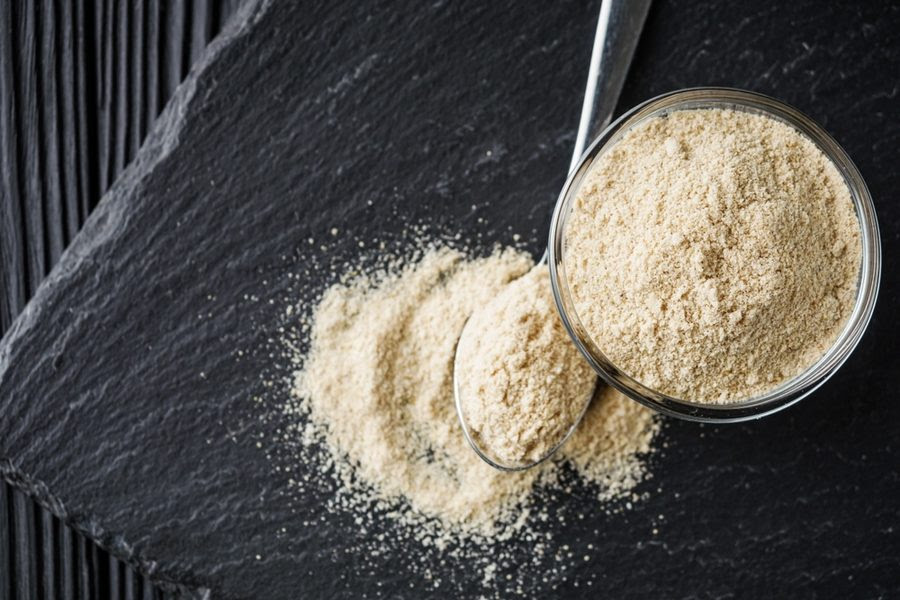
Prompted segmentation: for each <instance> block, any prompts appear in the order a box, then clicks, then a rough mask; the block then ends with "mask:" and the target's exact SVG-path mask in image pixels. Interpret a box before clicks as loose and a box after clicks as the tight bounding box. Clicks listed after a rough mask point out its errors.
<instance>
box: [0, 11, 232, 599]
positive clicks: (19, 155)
mask: <svg viewBox="0 0 900 600" xmlns="http://www.w3.org/2000/svg"><path fill="white" fill-rule="evenodd" d="M238 5H239V2H238V1H236V0H232V1H227V2H205V1H196V2H193V1H190V0H135V1H134V2H119V1H116V0H89V1H85V2H68V1H65V0H52V1H51V0H25V1H22V2H3V3H0V337H2V335H3V333H4V332H5V331H6V330H7V329H8V328H9V326H10V324H11V323H12V322H13V320H14V319H15V318H16V316H17V315H18V314H19V312H20V311H21V310H22V308H23V307H24V306H25V304H26V302H27V301H28V299H29V298H30V296H31V295H32V293H33V292H34V291H35V289H36V288H37V287H38V286H39V285H40V283H41V281H42V280H43V278H44V276H45V275H46V274H47V273H48V272H49V271H50V269H52V268H53V266H54V265H55V264H56V262H57V261H58V260H59V258H60V256H61V255H62V253H63V252H64V250H65V248H66V247H67V246H68V245H69V243H70V242H71V241H72V239H73V238H74V237H75V236H76V235H77V234H78V232H79V230H80V229H81V225H82V224H83V223H84V221H85V219H86V218H87V217H88V215H89V214H90V212H91V210H92V209H93V207H94V206H95V205H96V204H97V202H98V201H99V200H100V198H101V197H102V195H103V194H104V193H105V192H106V190H107V189H108V188H109V187H110V186H111V185H112V183H113V182H114V181H115V179H116V178H117V177H118V176H119V174H120V173H121V172H122V171H123V170H124V169H125V168H126V167H127V166H128V164H129V163H130V162H131V160H132V159H133V158H134V156H135V155H136V154H137V152H138V150H139V148H140V146H141V144H142V143H143V141H144V138H145V137H146V135H147V132H148V130H149V128H150V127H151V126H152V124H153V122H154V121H155V119H156V117H157V116H158V115H159V113H160V111H161V110H162V108H163V107H164V106H165V103H166V102H167V100H168V99H169V97H170V96H171V95H172V93H173V92H174V91H175V88H176V87H177V86H178V85H179V84H180V83H181V81H182V79H183V78H184V77H185V75H186V74H187V72H188V70H189V69H190V66H191V64H193V62H194V61H195V60H196V59H197V58H198V57H199V56H200V55H201V54H202V52H203V50H204V48H205V47H206V45H207V43H208V42H209V40H210V39H211V38H212V37H213V36H214V35H215V34H216V33H217V32H218V31H219V30H220V29H221V28H222V27H223V26H224V24H225V23H226V21H227V19H228V18H229V17H230V15H231V14H233V12H234V11H235V9H236V8H237V7H238ZM161 594H162V592H161V591H160V589H158V588H157V587H155V586H154V585H153V584H152V583H151V582H150V580H148V579H145V578H144V577H143V576H142V575H140V574H138V573H136V572H135V571H134V570H133V569H132V568H131V567H130V566H129V565H127V564H125V563H123V562H121V561H119V560H118V559H117V558H115V557H113V556H111V555H109V554H108V553H107V552H106V551H105V550H103V549H101V548H100V547H98V546H97V545H96V544H94V543H92V542H90V541H89V540H87V539H86V538H85V537H84V536H82V535H81V534H79V533H75V532H73V531H72V530H71V529H70V528H69V527H68V526H66V525H65V524H64V523H62V522H61V521H60V520H59V519H57V518H56V517H55V516H54V515H53V514H51V513H50V512H48V511H47V510H45V509H44V508H42V507H40V506H39V505H37V504H36V503H35V502H34V501H33V500H32V499H31V498H30V497H28V496H27V495H25V494H24V493H23V492H21V491H18V490H16V489H15V488H13V487H12V486H10V485H9V484H8V483H5V482H2V481H0V598H2V599H6V598H54V599H55V598H64V599H66V598H135V599H137V598H141V599H151V598H153V599H156V598H161V597H162V595H161Z"/></svg>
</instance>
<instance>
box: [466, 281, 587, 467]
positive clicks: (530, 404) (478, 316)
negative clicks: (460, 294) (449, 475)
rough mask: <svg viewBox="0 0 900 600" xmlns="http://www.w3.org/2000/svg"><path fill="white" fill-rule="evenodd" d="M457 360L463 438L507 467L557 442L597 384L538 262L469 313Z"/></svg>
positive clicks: (543, 453) (528, 460)
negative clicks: (466, 433) (465, 433)
mask: <svg viewBox="0 0 900 600" xmlns="http://www.w3.org/2000/svg"><path fill="white" fill-rule="evenodd" d="M457 356H458V363H457V373H456V381H457V386H458V389H459V395H460V405H461V407H462V410H463V414H464V415H465V418H466V423H467V424H468V427H469V433H470V435H471V436H472V438H473V440H474V441H475V442H476V444H478V446H479V448H481V449H482V451H484V452H485V453H486V454H487V455H488V456H490V457H491V458H492V459H493V460H495V461H497V462H498V463H499V464H501V465H505V466H521V465H525V464H530V463H533V462H535V461H537V460H540V459H541V458H543V457H544V456H546V455H547V453H548V452H549V451H550V450H551V449H553V448H554V447H556V446H557V445H559V443H560V442H562V440H563V438H564V437H565V435H566V434H567V433H568V432H569V430H570V429H571V426H572V424H573V423H575V421H576V420H577V418H578V417H579V416H580V415H581V412H582V411H583V410H584V407H585V405H586V403H587V402H588V401H589V400H590V397H591V394H592V392H593V389H594V386H595V384H596V380H597V378H596V375H595V374H594V371H593V370H592V369H591V367H590V365H588V363H587V361H585V360H584V358H583V357H582V356H581V355H580V354H579V352H578V349H577V348H576V347H575V345H574V344H573V343H572V341H571V340H570V339H569V336H568V334H567V333H566V330H565V328H564V327H563V325H562V321H561V320H560V318H559V315H558V314H557V312H556V305H555V304H554V300H553V293H552V291H551V289H550V272H549V270H548V268H547V266H546V265H543V264H542V265H537V266H535V267H534V268H533V269H532V270H531V271H529V272H528V273H526V274H525V275H524V276H522V277H521V278H519V279H517V280H515V281H513V282H512V283H510V284H509V285H507V286H506V287H505V288H504V289H503V291H501V292H500V293H499V294H498V295H497V296H496V297H495V298H493V299H492V300H491V301H490V302H488V303H487V304H486V305H485V306H484V307H482V308H479V309H478V310H476V311H475V312H474V313H473V314H472V316H471V317H470V318H469V320H468V322H467V323H466V326H465V329H464V330H463V334H462V336H461V337H460V339H459V350H458V355H457Z"/></svg>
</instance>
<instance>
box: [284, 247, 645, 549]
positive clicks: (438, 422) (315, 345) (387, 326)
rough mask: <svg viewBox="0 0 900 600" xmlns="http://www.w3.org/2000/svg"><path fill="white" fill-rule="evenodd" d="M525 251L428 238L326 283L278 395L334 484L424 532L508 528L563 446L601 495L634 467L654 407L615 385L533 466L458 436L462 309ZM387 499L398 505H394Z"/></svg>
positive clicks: (634, 473)
mask: <svg viewBox="0 0 900 600" xmlns="http://www.w3.org/2000/svg"><path fill="white" fill-rule="evenodd" d="M532 265H533V263H532V261H531V259H530V258H528V257H527V256H526V255H524V254H521V253H517V252H514V251H511V250H506V251H498V252H495V253H494V254H493V255H491V256H489V257H487V258H481V259H474V260H473V259H469V258H467V257H466V256H465V255H464V254H463V253H461V252H459V251H456V250H451V249H447V248H440V247H438V248H432V249H430V250H428V251H426V252H425V253H424V256H422V257H421V259H419V260H418V261H414V262H410V261H399V262H398V263H397V264H395V265H393V266H392V267H390V268H388V269H386V270H384V271H379V272H376V273H372V274H370V275H362V276H359V277H357V278H355V279H351V280H349V281H346V282H342V283H338V284H336V285H334V286H332V287H331V288H329V289H328V290H327V291H326V292H325V293H324V295H323V296H322V299H321V301H320V302H319V303H318V306H317V307H316V308H315V310H314V312H313V314H312V320H311V331H310V349H309V353H308V355H307V356H305V357H302V356H301V357H298V358H297V360H298V361H299V362H300V364H301V366H300V368H299V370H298V372H297V373H296V375H295V386H294V390H293V399H292V402H291V403H290V404H289V405H288V406H287V407H286V410H287V411H288V412H289V413H291V414H300V415H308V417H306V416H304V417H303V418H304V419H307V418H308V424H307V429H305V430H302V431H301V432H300V434H301V435H299V436H298V437H300V438H301V439H302V440H322V441H323V442H324V445H325V448H326V450H327V451H328V453H329V454H330V456H331V457H332V458H333V465H332V466H333V469H334V472H335V474H336V476H337V477H338V479H339V481H340V482H341V484H342V487H343V489H345V490H357V491H355V492H350V493H354V494H361V495H362V496H363V497H365V498H366V499H367V500H366V502H368V503H369V504H374V505H375V506H376V507H381V508H382V509H384V510H386V511H389V514H392V515H394V518H395V519H396V520H397V521H398V523H400V524H408V525H410V527H411V528H414V529H415V530H416V532H417V535H421V536H422V538H423V540H426V539H431V540H432V541H434V540H437V539H445V538H446V536H448V535H449V536H464V537H468V536H482V537H483V536H491V538H492V539H502V538H503V537H504V536H509V535H512V532H514V531H517V530H518V529H519V528H521V527H522V526H523V523H524V520H525V518H526V517H527V516H528V514H529V513H528V509H527V505H528V504H529V502H530V499H531V498H532V497H533V496H532V491H533V489H534V488H535V486H536V485H538V484H540V485H539V486H538V487H553V486H554V482H555V481H556V480H557V477H558V473H559V466H560V465H561V464H563V463H565V462H566V459H567V457H570V458H571V461H570V464H572V465H573V466H575V467H577V469H578V470H579V472H580V473H581V474H582V475H583V476H584V477H585V479H587V480H588V481H590V482H596V483H597V484H598V485H599V486H600V488H601V490H600V496H601V497H602V498H604V499H609V498H611V497H621V496H622V495H624V494H626V493H628V492H629V490H631V489H632V488H633V487H634V486H635V485H636V484H637V483H638V482H639V481H641V480H642V479H643V478H644V476H645V473H646V471H645V465H644V461H643V459H642V457H643V456H644V454H645V453H646V452H648V451H649V449H650V441H651V440H652V438H653V436H654V435H655V433H656V431H657V430H658V424H657V422H656V420H655V419H654V414H653V413H652V411H650V410H648V409H645V408H643V407H641V406H638V405H637V404H636V403H634V402H632V401H630V400H627V399H625V398H623V397H621V396H618V395H617V394H614V395H615V396H616V397H611V396H609V394H612V392H602V393H604V394H607V396H606V400H605V401H599V402H594V404H592V406H591V407H590V408H589V410H588V414H587V416H586V420H585V423H590V424H591V425H590V426H589V428H586V427H582V428H581V429H580V430H579V432H577V433H576V435H575V436H573V438H572V439H571V440H569V442H567V444H566V445H565V446H564V448H563V451H562V452H561V456H559V458H558V459H556V460H555V461H553V462H550V463H545V464H544V465H541V466H540V467H537V468H535V469H532V470H529V471H525V472H520V473H504V472H500V471H497V470H495V469H493V468H492V467H490V466H488V465H487V464H486V463H485V462H484V461H482V460H481V459H480V458H478V456H477V455H476V454H475V453H474V452H473V451H472V449H471V448H470V447H469V446H468V444H467V443H466V441H465V438H464V437H463V434H462V430H461V427H460V425H459V422H458V419H457V417H456V411H455V409H454V398H453V385H452V378H453V358H454V350H455V348H456V344H457V340H458V339H459V336H460V333H461V331H462V329H463V326H464V324H465V323H466V320H467V319H468V318H469V315H470V314H471V313H472V312H473V311H474V310H475V309H476V308H478V307H480V306H484V305H486V304H487V303H489V302H490V301H491V300H492V299H493V298H494V297H495V296H497V294H498V293H499V292H501V290H503V289H504V288H506V287H507V286H508V284H509V283H510V282H511V281H513V280H516V279H518V278H519V277H521V276H522V275H524V274H525V273H527V272H528V271H529V269H530V268H531V267H532ZM623 405H627V408H625V409H624V410H623V409H622V406H623ZM610 436H619V437H618V438H617V439H615V440H613V439H609V437H610ZM310 443H311V442H310ZM360 484H362V486H360ZM397 502H401V503H404V504H405V505H406V506H407V507H408V508H407V509H404V510H400V511H398V510H397V509H396V506H397ZM366 510H368V509H366ZM423 517H424V521H423Z"/></svg>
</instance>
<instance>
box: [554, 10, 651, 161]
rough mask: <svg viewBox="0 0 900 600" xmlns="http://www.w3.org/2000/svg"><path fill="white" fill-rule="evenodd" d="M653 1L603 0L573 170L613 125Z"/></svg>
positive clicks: (577, 137) (574, 151)
mask: <svg viewBox="0 0 900 600" xmlns="http://www.w3.org/2000/svg"><path fill="white" fill-rule="evenodd" d="M650 1H651V0H603V3H602V4H601V5H600V18H599V20H598V21H597V33H596V35H595V36H594V49H593V50H592V51H591V66H590V69H589V70H588V78H587V85H586V86H585V90H584V105H583V106H582V107H581V120H580V121H579V123H578V135H577V136H576V138H575V148H574V150H573V152H572V162H571V164H570V165H569V172H571V171H572V169H574V168H575V167H576V166H577V165H578V163H579V161H580V160H581V155H582V154H584V150H585V148H586V146H587V144H588V143H589V142H590V141H591V140H592V139H593V138H594V137H595V136H596V135H597V134H598V133H600V131H602V130H603V128H604V127H606V126H607V125H609V122H610V120H611V119H612V115H613V110H615V108H616V103H617V102H618V101H619V94H620V93H621V92H622V85H623V84H624V83H625V75H626V74H627V73H628V67H629V65H630V64H631V57H632V56H634V49H635V48H636V47H637V42H638V38H640V36H641V29H643V27H644V21H645V20H646V18H647V11H648V10H649V9H650Z"/></svg>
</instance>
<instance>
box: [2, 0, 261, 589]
mask: <svg viewBox="0 0 900 600" xmlns="http://www.w3.org/2000/svg"><path fill="white" fill-rule="evenodd" d="M272 2H273V0H245V2H244V3H243V5H242V6H241V7H240V9H238V11H237V12H236V13H235V15H234V16H233V18H232V19H231V20H230V22H229V24H228V25H227V26H226V27H225V28H224V29H223V30H222V31H221V32H220V34H219V35H218V36H217V37H216V38H215V39H214V40H213V41H212V42H211V43H210V44H209V46H207V48H206V51H205V52H204V54H203V55H202V57H201V58H200V59H199V60H198V61H197V63H196V64H195V65H194V66H193V67H192V69H191V72H190V73H189V74H188V76H187V77H186V78H185V80H184V81H183V82H182V83H181V85H179V86H178V88H177V90H176V91H175V93H174V94H173V95H172V98H171V99H170V100H169V103H168V105H167V106H166V108H165V110H164V111H163V113H162V114H161V115H160V116H159V118H158V119H157V120H156V122H155V123H154V125H153V128H152V130H151V132H150V133H149V135H148V136H147V139H146V141H145V142H144V144H143V146H142V147H141V149H140V151H139V152H138V154H137V156H136V157H135V160H134V161H133V163H132V164H131V165H130V166H129V167H128V168H127V169H125V171H124V172H123V173H122V175H121V176H120V177H119V179H118V181H116V183H115V184H114V185H113V186H112V187H111V188H110V190H109V191H108V192H107V193H106V194H105V195H104V196H103V198H102V199H101V200H100V202H99V204H98V205H97V208H96V209H94V211H93V212H92V214H91V215H90V217H88V219H87V221H86V222H85V224H84V226H83V227H82V229H81V231H80V232H79V234H78V235H77V236H76V237H75V239H74V240H73V241H72V244H71V245H70V246H69V247H68V248H67V249H66V250H65V252H64V253H63V255H62V257H61V258H60V260H59V262H58V263H57V264H56V266H55V267H54V268H53V269H52V270H51V272H50V273H49V274H48V275H47V277H46V278H45V279H44V281H43V282H42V283H41V285H40V286H39V287H38V289H37V290H36V292H35V294H34V296H33V297H32V298H31V300H30V301H29V302H28V304H27V305H26V306H25V308H24V310H23V311H22V313H21V314H20V315H19V316H18V317H17V318H16V320H15V321H14V322H13V324H12V327H10V329H9V331H7V332H6V334H5V335H4V336H3V338H2V339H0V381H2V380H3V379H4V378H5V373H6V372H7V371H8V370H9V368H10V366H11V365H10V356H11V355H12V354H13V352H12V349H13V348H14V347H15V346H16V345H17V344H18V343H20V342H22V341H23V340H25V338H26V337H27V336H28V333H29V332H30V331H31V329H32V328H33V327H34V326H35V325H36V324H37V323H38V322H39V321H40V319H41V314H42V312H43V305H44V303H43V302H42V299H43V298H44V297H45V296H47V295H48V294H49V292H50V290H52V289H53V288H54V287H55V286H56V285H58V284H59V283H60V282H61V281H65V280H66V279H67V278H68V277H70V276H71V274H72V273H73V272H74V271H75V267H76V266H77V264H78V262H79V261H80V259H81V257H83V256H87V255H89V254H90V253H91V249H92V248H94V247H96V246H99V245H102V244H104V243H105V242H106V240H107V239H108V238H109V236H110V232H112V231H115V228H116V224H117V223H119V222H122V221H124V220H127V219H128V215H127V214H126V213H125V210H124V208H125V207H126V206H127V203H125V202H122V201H120V200H121V199H122V198H127V197H130V196H133V195H135V194H138V193H140V190H141V183H142V181H143V180H144V178H145V175H146V174H147V173H149V172H150V171H152V170H153V168H154V167H155V166H156V165H158V164H159V163H161V162H162V161H164V160H165V159H166V157H168V156H169V155H170V154H171V152H172V151H173V150H174V148H175V147H176V146H177V143H178V140H179V137H180V133H181V131H182V130H183V128H184V115H185V114H187V113H188V112H189V111H188V106H189V105H191V104H192V102H194V101H195V99H196V98H197V94H198V90H201V89H202V86H199V85H198V82H199V81H201V80H202V78H203V75H204V73H205V72H206V71H207V69H208V68H209V66H210V65H211V64H213V63H215V62H216V61H217V60H218V58H219V56H220V54H221V53H222V51H223V50H224V49H225V48H226V47H228V46H230V45H231V44H232V43H234V42H235V41H237V40H240V39H242V38H244V37H245V36H246V35H247V34H248V33H249V32H250V31H251V30H252V29H253V26H254V25H255V24H256V23H257V22H258V21H259V20H260V19H261V18H262V17H263V16H264V15H265V13H266V11H267V10H268V9H269V7H270V6H271V5H272ZM0 477H2V478H3V479H4V480H5V481H7V482H8V483H9V484H10V485H12V486H13V487H15V488H16V489H18V490H21V491H23V492H25V493H26V494H27V495H29V496H30V497H31V498H33V499H34V500H35V501H36V502H37V503H38V504H40V505H41V506H42V507H44V508H46V509H47V510H48V511H50V512H51V513H52V514H53V515H55V516H56V517H58V518H60V519H62V520H63V521H64V522H65V523H66V524H67V525H69V526H70V527H72V528H74V529H75V530H76V531H78V532H79V533H81V534H82V535H84V536H86V537H87V538H89V539H91V540H93V541H94V542H96V543H97V544H98V545H100V546H101V547H102V548H104V549H105V550H107V551H108V552H109V553H110V554H112V555H113V556H115V557H117V558H119V559H120V560H123V561H124V562H126V563H128V564H130V565H132V566H133V567H134V568H136V569H137V570H138V571H139V572H140V573H142V574H144V575H145V576H146V577H148V579H149V580H150V581H151V582H152V583H153V584H155V585H158V586H159V587H160V588H161V589H163V590H166V591H168V592H170V593H174V594H176V595H177V597H182V598H203V599H206V598H210V597H211V594H210V591H209V590H208V589H206V588H203V587H197V588H191V587H188V586H185V585H182V584H180V583H177V582H173V581H168V580H165V579H161V578H159V577H158V576H155V572H156V570H157V564H158V560H153V559H150V558H147V557H143V556H141V555H140V553H139V551H136V550H135V549H134V548H132V547H131V546H130V545H129V544H128V543H127V541H126V540H124V539H122V538H121V536H118V535H116V534H115V533H114V532H110V531H107V530H106V529H105V528H104V527H103V525H102V523H100V522H98V521H97V520H96V519H95V518H94V517H93V516H91V515H81V514H69V512H68V511H67V509H66V506H65V502H64V501H63V499H61V498H59V497H57V496H55V495H54V494H53V492H52V491H51V490H49V489H48V487H47V486H46V485H45V484H44V483H43V482H41V481H37V480H33V479H31V478H30V477H29V476H28V475H27V474H26V473H23V472H22V471H21V470H20V469H18V468H17V467H16V464H15V457H0Z"/></svg>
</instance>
